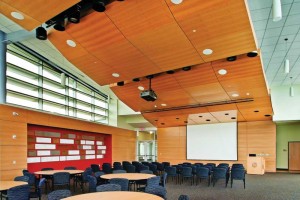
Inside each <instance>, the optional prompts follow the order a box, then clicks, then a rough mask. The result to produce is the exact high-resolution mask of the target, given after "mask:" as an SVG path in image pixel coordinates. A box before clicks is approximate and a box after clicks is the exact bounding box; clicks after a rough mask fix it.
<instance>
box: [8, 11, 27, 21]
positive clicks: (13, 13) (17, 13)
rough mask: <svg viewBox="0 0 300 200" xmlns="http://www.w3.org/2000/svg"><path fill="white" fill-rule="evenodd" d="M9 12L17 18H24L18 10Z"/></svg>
mask: <svg viewBox="0 0 300 200" xmlns="http://www.w3.org/2000/svg"><path fill="white" fill-rule="evenodd" d="M10 14H11V16H12V17H13V18H15V19H18V20H23V19H24V15H22V14H21V13H19V12H11V13H10Z"/></svg>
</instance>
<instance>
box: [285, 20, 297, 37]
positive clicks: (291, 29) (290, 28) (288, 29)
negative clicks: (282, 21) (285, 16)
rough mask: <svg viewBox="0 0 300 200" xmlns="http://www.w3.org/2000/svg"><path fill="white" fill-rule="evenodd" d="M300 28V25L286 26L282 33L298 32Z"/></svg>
mask: <svg viewBox="0 0 300 200" xmlns="http://www.w3.org/2000/svg"><path fill="white" fill-rule="evenodd" d="M299 20H300V19H299ZM299 28H300V26H299V25H293V26H284V27H283V29H282V33H281V35H290V34H297V33H298V32H299Z"/></svg>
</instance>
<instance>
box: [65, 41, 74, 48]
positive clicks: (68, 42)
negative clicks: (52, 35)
mask: <svg viewBox="0 0 300 200" xmlns="http://www.w3.org/2000/svg"><path fill="white" fill-rule="evenodd" d="M67 45H69V46H70V47H76V42H74V41H73V40H67Z"/></svg>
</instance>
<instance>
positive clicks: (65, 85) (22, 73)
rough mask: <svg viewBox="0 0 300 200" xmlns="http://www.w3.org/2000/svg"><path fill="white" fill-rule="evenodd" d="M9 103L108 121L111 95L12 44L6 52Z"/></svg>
mask: <svg viewBox="0 0 300 200" xmlns="http://www.w3.org/2000/svg"><path fill="white" fill-rule="evenodd" d="M6 56H7V72H6V76H7V83H6V85H7V103H10V104H15V105H19V106H23V107H29V108H33V109H41V110H44V111H47V112H52V113H58V114H61V115H67V116H71V117H76V118H80V119H84V120H89V121H94V122H100V123H105V124H107V123H108V113H109V112H108V103H107V99H108V96H107V95H105V94H104V93H102V92H100V91H98V90H97V89H95V88H93V87H91V86H89V85H87V84H86V83H84V82H82V81H81V80H77V79H76V78H73V76H72V75H70V74H67V75H66V76H65V80H64V78H62V73H63V72H62V71H61V70H60V68H59V67H56V66H52V65H50V64H48V63H47V62H45V60H43V58H42V57H39V55H31V54H29V53H28V52H27V51H25V50H24V49H23V48H22V46H21V48H20V47H19V46H18V45H14V44H11V45H9V46H8V51H7V54H6Z"/></svg>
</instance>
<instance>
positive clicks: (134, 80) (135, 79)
mask: <svg viewBox="0 0 300 200" xmlns="http://www.w3.org/2000/svg"><path fill="white" fill-rule="evenodd" d="M132 81H133V82H139V81H140V79H139V78H134V79H132Z"/></svg>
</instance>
